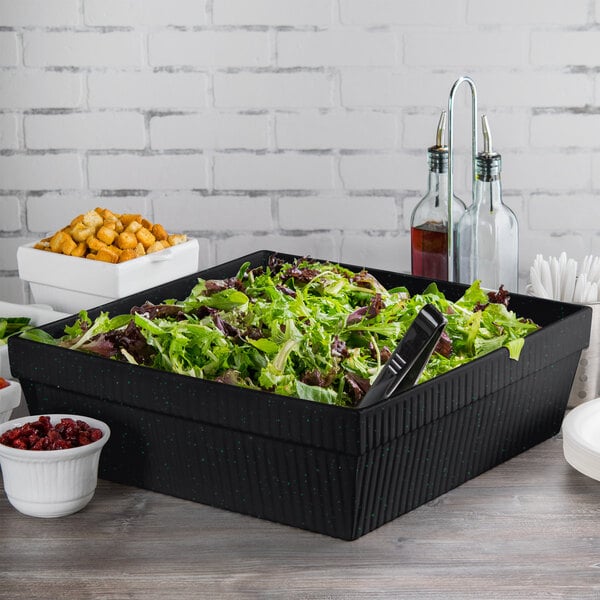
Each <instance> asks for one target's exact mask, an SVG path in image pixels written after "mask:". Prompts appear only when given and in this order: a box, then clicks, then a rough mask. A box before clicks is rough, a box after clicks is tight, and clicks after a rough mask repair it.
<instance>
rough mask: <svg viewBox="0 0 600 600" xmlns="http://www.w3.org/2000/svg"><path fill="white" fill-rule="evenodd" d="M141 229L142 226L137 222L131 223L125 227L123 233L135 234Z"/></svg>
mask: <svg viewBox="0 0 600 600" xmlns="http://www.w3.org/2000/svg"><path fill="white" fill-rule="evenodd" d="M141 228H142V224H141V223H138V222H137V221H131V223H129V225H127V226H126V227H125V231H130V232H131V233H137V232H138V231H139V230H140V229H141Z"/></svg>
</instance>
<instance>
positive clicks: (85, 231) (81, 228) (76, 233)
mask: <svg viewBox="0 0 600 600" xmlns="http://www.w3.org/2000/svg"><path fill="white" fill-rule="evenodd" d="M94 231H95V230H94V228H93V227H88V226H87V225H84V224H83V221H80V222H79V223H75V225H73V227H71V229H70V230H69V233H70V234H71V237H72V238H73V239H74V240H75V241H76V242H85V240H87V239H88V238H89V237H90V235H94Z"/></svg>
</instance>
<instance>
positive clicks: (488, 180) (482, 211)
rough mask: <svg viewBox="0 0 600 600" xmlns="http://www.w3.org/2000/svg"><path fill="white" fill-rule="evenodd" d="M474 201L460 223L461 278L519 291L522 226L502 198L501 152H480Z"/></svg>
mask: <svg viewBox="0 0 600 600" xmlns="http://www.w3.org/2000/svg"><path fill="white" fill-rule="evenodd" d="M474 185H475V193H474V200H473V204H472V205H471V206H470V207H469V208H468V209H467V211H466V212H465V214H464V215H463V217H462V219H461V220H460V222H459V224H458V233H457V243H458V280H459V281H460V282H461V283H466V284H471V283H472V282H473V281H475V280H476V279H479V280H480V281H481V285H482V287H484V288H487V289H491V290H497V289H498V288H499V287H500V286H501V285H503V286H504V288H505V289H506V290H509V291H513V292H517V291H518V284H519V227H518V223H517V218H516V216H515V214H514V213H513V211H512V210H511V209H510V208H509V207H508V206H506V205H505V204H504V202H503V201H502V184H501V181H500V155H498V154H496V155H491V158H490V157H485V156H482V155H479V156H478V157H477V161H476V176H475V183H474Z"/></svg>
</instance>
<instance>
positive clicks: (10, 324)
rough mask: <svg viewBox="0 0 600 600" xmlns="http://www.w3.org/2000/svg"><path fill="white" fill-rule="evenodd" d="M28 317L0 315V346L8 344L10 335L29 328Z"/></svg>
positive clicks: (29, 320)
mask: <svg viewBox="0 0 600 600" xmlns="http://www.w3.org/2000/svg"><path fill="white" fill-rule="evenodd" d="M30 322H31V319H30V318H29V317H0V346H4V345H5V344H8V338H9V337H10V336H11V335H17V334H19V333H23V332H25V331H27V330H28V329H31V325H30V324H29V323H30Z"/></svg>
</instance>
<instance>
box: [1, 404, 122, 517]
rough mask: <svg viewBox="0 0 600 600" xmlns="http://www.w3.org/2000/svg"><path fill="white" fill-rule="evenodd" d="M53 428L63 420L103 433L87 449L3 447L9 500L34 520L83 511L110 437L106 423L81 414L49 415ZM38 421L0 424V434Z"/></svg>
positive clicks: (34, 417)
mask: <svg viewBox="0 0 600 600" xmlns="http://www.w3.org/2000/svg"><path fill="white" fill-rule="evenodd" d="M48 416H49V417H50V421H51V423H52V424H53V425H54V424H56V423H58V422H59V421H60V419H62V418H63V417H70V418H72V419H75V420H77V419H79V420H81V421H85V422H86V423H87V424H88V425H90V426H91V427H97V428H98V429H100V430H101V431H102V437H101V438H100V439H99V440H97V441H95V442H92V443H91V444H88V445H86V446H79V447H77V448H66V449H63V450H21V449H18V448H12V447H10V446H5V445H3V444H0V466H1V467H2V476H3V478H4V491H5V493H6V496H7V498H8V501H9V502H10V503H11V504H12V505H13V506H14V508H16V509H17V510H18V511H19V512H21V513H23V514H26V515H30V516H33V517H45V518H49V517H62V516H65V515H70V514H72V513H75V512H77V511H79V510H81V509H82V508H84V507H85V506H86V505H87V504H88V503H89V502H90V500H91V499H92V497H93V496H94V492H95V490H96V485H97V482H98V462H99V460H100V453H101V451H102V448H103V447H104V445H105V444H106V442H107V441H108V439H109V437H110V429H109V427H108V425H106V423H103V422H102V421H98V420H97V419H92V418H90V417H83V416H79V415H61V414H57V415H48ZM37 419H39V415H36V416H30V417H22V418H20V419H13V420H12V421H7V422H6V423H3V424H1V425H0V435H2V434H3V433H4V432H5V431H8V430H9V429H13V428H14V427H20V426H21V425H24V424H25V423H30V422H33V421H36V420H37Z"/></svg>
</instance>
